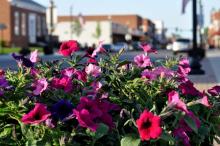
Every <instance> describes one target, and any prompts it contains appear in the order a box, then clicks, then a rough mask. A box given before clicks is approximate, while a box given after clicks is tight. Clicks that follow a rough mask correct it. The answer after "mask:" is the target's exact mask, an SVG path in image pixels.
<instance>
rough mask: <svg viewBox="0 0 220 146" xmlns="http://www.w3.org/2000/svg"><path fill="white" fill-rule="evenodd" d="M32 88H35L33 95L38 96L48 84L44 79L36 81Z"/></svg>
mask: <svg viewBox="0 0 220 146" xmlns="http://www.w3.org/2000/svg"><path fill="white" fill-rule="evenodd" d="M33 86H34V87H35V89H34V91H33V94H34V95H40V94H41V93H42V92H43V91H45V90H46V89H47V86H48V83H47V80H46V78H42V79H39V80H37V81H36V82H35V83H34V84H33Z"/></svg>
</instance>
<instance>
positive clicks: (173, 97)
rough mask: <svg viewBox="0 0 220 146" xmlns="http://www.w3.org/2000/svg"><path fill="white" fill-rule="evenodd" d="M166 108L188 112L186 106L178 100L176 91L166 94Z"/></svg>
mask: <svg viewBox="0 0 220 146" xmlns="http://www.w3.org/2000/svg"><path fill="white" fill-rule="evenodd" d="M168 106H170V107H176V108H177V109H179V110H181V111H184V112H186V113H188V112H189V111H188V109H187V107H186V104H185V103H184V102H183V101H182V100H180V98H179V94H178V92H176V91H171V92H169V93H168Z"/></svg>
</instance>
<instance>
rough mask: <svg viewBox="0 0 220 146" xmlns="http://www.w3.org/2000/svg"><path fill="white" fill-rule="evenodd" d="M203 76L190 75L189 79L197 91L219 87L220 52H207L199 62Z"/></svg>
mask: <svg viewBox="0 0 220 146" xmlns="http://www.w3.org/2000/svg"><path fill="white" fill-rule="evenodd" d="M201 65H202V69H203V70H204V71H205V74H204V75H190V76H189V78H190V79H191V80H192V81H193V82H194V83H195V86H196V87H197V88H198V89H199V90H201V91H202V90H207V89H209V88H211V87H213V86H215V85H220V50H209V51H207V53H206V58H205V59H203V60H202V61H201Z"/></svg>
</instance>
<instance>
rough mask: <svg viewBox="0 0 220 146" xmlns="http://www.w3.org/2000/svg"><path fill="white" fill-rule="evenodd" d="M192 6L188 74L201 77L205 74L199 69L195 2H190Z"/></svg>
mask: <svg viewBox="0 0 220 146" xmlns="http://www.w3.org/2000/svg"><path fill="white" fill-rule="evenodd" d="M192 2H193V5H192V12H193V13H192V18H193V50H192V53H191V55H192V56H191V62H190V66H191V72H190V74H195V75H202V74H205V71H204V70H202V69H201V64H200V62H199V61H200V59H201V56H200V53H201V50H199V48H198V45H197V25H198V20H197V0H192Z"/></svg>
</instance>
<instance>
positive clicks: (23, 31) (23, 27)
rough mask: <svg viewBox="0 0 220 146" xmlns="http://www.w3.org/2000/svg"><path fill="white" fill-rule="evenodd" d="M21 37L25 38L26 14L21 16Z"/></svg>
mask: <svg viewBox="0 0 220 146" xmlns="http://www.w3.org/2000/svg"><path fill="white" fill-rule="evenodd" d="M21 35H22V36H26V14H25V13H22V16H21Z"/></svg>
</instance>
